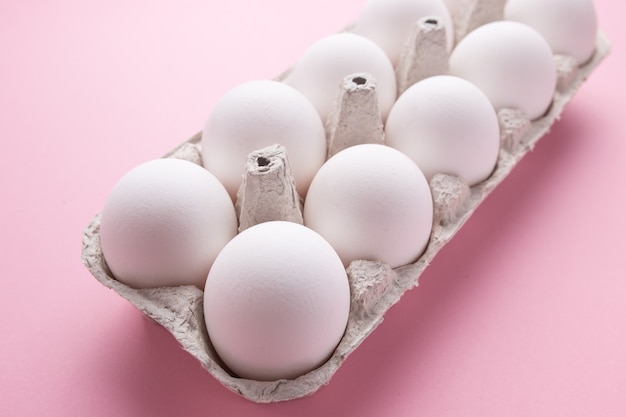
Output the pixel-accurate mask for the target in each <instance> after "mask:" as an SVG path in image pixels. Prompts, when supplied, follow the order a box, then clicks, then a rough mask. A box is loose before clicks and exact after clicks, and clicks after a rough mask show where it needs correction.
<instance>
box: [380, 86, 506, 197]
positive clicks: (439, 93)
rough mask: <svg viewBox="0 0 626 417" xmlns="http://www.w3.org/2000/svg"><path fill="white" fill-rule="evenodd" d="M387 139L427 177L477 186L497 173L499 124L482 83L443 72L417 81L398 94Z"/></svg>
mask: <svg viewBox="0 0 626 417" xmlns="http://www.w3.org/2000/svg"><path fill="white" fill-rule="evenodd" d="M385 141H386V144H387V145H389V146H391V147H394V148H396V149H398V150H400V151H401V152H403V153H405V154H406V155H408V156H409V157H410V158H411V159H412V160H413V161H414V162H415V163H416V164H417V165H418V166H419V167H420V169H421V170H422V172H423V173H424V175H425V176H426V179H427V180H428V181H430V180H431V179H432V177H433V176H434V175H435V174H437V173H446V174H452V175H456V176H459V177H461V178H462V179H463V180H464V181H465V182H466V183H468V184H469V185H474V184H477V183H479V182H481V181H483V180H485V179H486V178H487V177H489V175H491V173H492V172H493V169H494V167H495V164H496V161H497V158H498V151H499V148H500V128H499V125H498V117H497V115H496V112H495V110H494V108H493V106H492V105H491V102H490V101H489V99H488V98H487V96H485V94H484V93H483V92H482V91H481V90H480V89H479V88H478V87H476V86H475V85H474V84H472V83H470V82H469V81H466V80H463V79H462V78H458V77H453V76H448V75H441V76H435V77H430V78H426V79H424V80H422V81H420V82H418V83H416V84H413V86H412V87H410V88H409V89H408V90H407V91H406V92H404V94H402V95H401V96H400V97H399V98H398V101H396V103H395V104H394V106H393V107H392V109H391V112H390V113H389V117H388V119H387V124H386V126H385Z"/></svg>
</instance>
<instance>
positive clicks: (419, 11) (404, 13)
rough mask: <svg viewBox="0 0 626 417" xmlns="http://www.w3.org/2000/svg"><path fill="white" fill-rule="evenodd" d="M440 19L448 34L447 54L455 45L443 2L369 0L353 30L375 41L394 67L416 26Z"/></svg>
mask: <svg viewBox="0 0 626 417" xmlns="http://www.w3.org/2000/svg"><path fill="white" fill-rule="evenodd" d="M431 16H432V17H438V18H440V19H441V20H442V21H443V25H444V28H445V31H446V42H447V47H448V51H450V50H451V49H452V45H453V44H454V26H453V23H452V17H451V15H450V12H449V11H448V8H447V7H446V4H445V3H444V2H443V1H442V0H368V1H367V2H366V3H365V6H364V7H363V9H362V10H361V13H360V14H359V17H358V18H357V21H356V23H355V26H354V33H358V34H360V35H363V36H366V37H368V38H369V39H372V40H373V41H374V42H376V43H377V44H378V45H380V47H381V48H383V50H384V51H385V53H386V54H387V56H388V57H389V59H390V60H391V62H392V64H393V65H394V66H395V65H397V64H398V61H399V60H400V55H401V53H402V49H403V47H404V44H405V43H406V42H407V41H408V40H409V35H410V34H411V30H412V29H413V26H414V25H415V24H416V23H417V21H418V20H420V19H421V18H424V17H431Z"/></svg>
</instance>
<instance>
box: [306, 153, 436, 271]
mask: <svg viewBox="0 0 626 417" xmlns="http://www.w3.org/2000/svg"><path fill="white" fill-rule="evenodd" d="M432 220H433V201H432V195H431V192H430V188H429V186H428V182H427V181H426V178H425V177H424V174H423V173H422V171H421V170H420V169H419V167H418V166H417V165H416V164H415V162H413V161H412V160H411V159H410V158H409V157H408V156H406V155H404V154H403V153H402V152H400V151H398V150H396V149H393V148H391V147H389V146H385V145H377V144H363V145H356V146H352V147H349V148H346V149H344V150H342V151H340V152H338V153H336V154H335V155H334V156H332V157H331V158H330V159H329V160H328V161H326V163H325V164H324V165H323V166H322V167H321V168H320V170H319V171H318V173H317V175H315V177H314V178H313V181H312V182H311V187H310V189H309V194H308V195H307V198H306V200H305V202H304V224H305V225H306V226H308V227H310V228H311V229H313V230H315V231H316V232H318V233H319V234H320V235H322V236H323V237H324V238H325V239H326V240H328V242H330V244H331V245H332V246H333V247H334V248H335V250H336V251H337V253H338V254H339V256H340V257H341V260H342V261H343V263H344V265H346V266H347V265H349V264H350V262H351V261H354V260H358V259H363V260H378V261H382V262H385V263H387V264H389V265H390V266H391V267H392V268H395V267H398V266H402V265H406V264H409V263H411V262H414V261H415V260H417V258H418V257H419V255H420V254H421V253H422V252H423V251H424V249H425V247H426V245H427V244H428V241H429V238H430V232H431V229H432Z"/></svg>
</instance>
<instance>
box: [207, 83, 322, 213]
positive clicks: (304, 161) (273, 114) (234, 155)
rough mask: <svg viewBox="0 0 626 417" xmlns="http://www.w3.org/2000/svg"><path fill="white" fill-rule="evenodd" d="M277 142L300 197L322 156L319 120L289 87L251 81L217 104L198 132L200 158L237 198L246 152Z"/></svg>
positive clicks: (313, 110) (314, 111)
mask: <svg viewBox="0 0 626 417" xmlns="http://www.w3.org/2000/svg"><path fill="white" fill-rule="evenodd" d="M275 144H280V145H283V146H284V147H285V148H286V149H287V158H288V159H289V162H290V165H291V171H292V173H293V176H294V180H295V183H296V188H297V190H298V193H299V194H300V196H301V197H304V196H305V195H306V192H307V189H308V188H309V184H310V183H311V179H312V178H313V176H314V175H315V173H316V172H317V170H318V169H319V167H320V166H321V165H322V164H323V163H324V160H325V159H326V136H325V133H324V125H323V123H322V120H321V119H320V117H319V115H318V114H317V112H316V110H315V108H314V107H313V105H312V104H311V103H310V102H309V101H308V100H307V98H306V97H304V95H302V94H301V93H300V92H299V91H297V90H296V89H294V88H293V87H290V86H288V85H286V84H284V83H281V82H278V81H270V80H258V81H250V82H246V83H244V84H241V85H239V86H237V87H235V88H233V89H231V90H230V91H228V92H227V93H226V94H225V95H223V96H222V97H221V98H220V100H218V102H217V103H216V104H215V106H214V108H213V110H212V112H211V114H210V116H209V118H208V120H207V123H206V125H205V128H204V130H203V132H202V160H203V164H204V166H205V167H206V168H207V169H208V170H209V171H211V172H212V173H213V174H214V175H215V176H216V177H217V178H218V179H219V180H220V181H221V182H222V184H224V186H225V187H226V190H228V193H229V194H230V196H231V198H232V199H233V201H235V199H236V196H237V190H238V189H239V186H240V185H241V181H242V176H243V174H244V172H245V163H246V158H247V156H248V154H249V153H250V152H253V151H255V150H258V149H261V148H265V147H267V146H271V145H275Z"/></svg>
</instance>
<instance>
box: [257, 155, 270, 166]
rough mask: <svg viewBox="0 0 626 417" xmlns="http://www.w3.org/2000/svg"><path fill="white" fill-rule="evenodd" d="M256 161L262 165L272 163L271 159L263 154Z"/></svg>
mask: <svg viewBox="0 0 626 417" xmlns="http://www.w3.org/2000/svg"><path fill="white" fill-rule="evenodd" d="M256 163H257V165H258V166H260V167H267V166H269V164H270V160H269V159H267V158H264V157H262V156H259V157H258V158H257V160H256Z"/></svg>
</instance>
